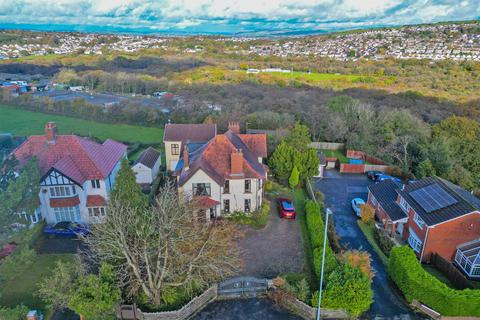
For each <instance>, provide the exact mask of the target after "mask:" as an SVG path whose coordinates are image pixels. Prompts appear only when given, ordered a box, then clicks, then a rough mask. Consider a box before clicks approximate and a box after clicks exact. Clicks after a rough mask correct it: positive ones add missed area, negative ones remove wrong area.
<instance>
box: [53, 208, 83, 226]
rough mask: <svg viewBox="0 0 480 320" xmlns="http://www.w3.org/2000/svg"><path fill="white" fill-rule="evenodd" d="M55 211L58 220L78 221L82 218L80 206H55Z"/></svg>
mask: <svg viewBox="0 0 480 320" xmlns="http://www.w3.org/2000/svg"><path fill="white" fill-rule="evenodd" d="M53 212H54V213H55V219H56V220H57V222H61V221H73V222H78V221H80V220H81V218H80V208H79V207H78V206H75V207H61V208H53Z"/></svg>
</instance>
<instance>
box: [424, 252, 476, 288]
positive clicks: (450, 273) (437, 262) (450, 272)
mask: <svg viewBox="0 0 480 320" xmlns="http://www.w3.org/2000/svg"><path fill="white" fill-rule="evenodd" d="M430 263H431V264H432V265H433V266H434V267H435V268H436V269H438V271H440V272H441V273H442V274H443V275H445V276H446V277H447V278H448V280H449V281H450V282H451V283H452V284H453V286H455V288H457V289H459V290H463V289H466V288H472V285H471V284H470V283H469V281H468V280H467V278H466V277H465V276H464V275H463V274H462V272H461V271H460V270H458V269H457V268H456V267H455V266H454V265H453V264H452V263H451V262H449V261H447V260H445V259H444V258H443V257H441V256H440V255H438V254H437V253H432V257H431V258H430Z"/></svg>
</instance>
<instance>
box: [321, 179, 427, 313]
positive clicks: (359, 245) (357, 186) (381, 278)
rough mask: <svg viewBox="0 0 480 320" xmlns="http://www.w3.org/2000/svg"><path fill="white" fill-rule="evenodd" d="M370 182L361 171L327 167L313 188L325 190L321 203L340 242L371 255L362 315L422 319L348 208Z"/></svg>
mask: <svg viewBox="0 0 480 320" xmlns="http://www.w3.org/2000/svg"><path fill="white" fill-rule="evenodd" d="M370 184H372V181H370V180H368V179H367V177H366V176H365V175H359V174H339V173H338V172H337V171H334V170H327V171H326V172H325V178H323V179H318V180H317V181H316V182H315V186H316V188H318V189H319V190H320V191H322V192H323V193H324V194H325V204H326V206H328V207H330V208H331V209H332V210H333V218H334V224H335V230H336V232H337V234H338V235H339V236H340V243H341V244H342V245H346V246H347V247H348V248H351V249H359V250H366V251H368V252H369V253H370V255H371V257H372V262H371V266H372V268H373V269H374V272H375V277H374V278H373V284H372V288H373V292H374V302H373V304H372V306H371V307H370V310H369V311H368V312H367V313H366V314H365V315H364V316H363V318H365V319H422V318H423V317H420V316H419V315H417V314H415V313H414V312H413V311H412V310H411V309H410V308H409V306H408V304H407V303H406V302H405V300H404V299H403V297H402V296H401V294H400V293H399V292H398V290H397V289H396V288H395V285H394V284H393V283H392V282H391V281H390V279H389V278H388V276H387V273H386V270H385V268H384V267H383V265H382V262H381V261H380V258H379V257H378V255H377V254H376V253H375V251H374V250H373V249H372V247H371V245H370V244H369V243H368V241H367V239H366V238H365V236H364V235H363V233H362V231H361V230H360V228H359V227H358V225H357V219H358V218H357V217H356V216H355V214H354V213H353V211H352V208H351V200H352V199H353V198H357V197H359V198H362V199H364V200H367V196H368V191H367V187H368V186H369V185H370Z"/></svg>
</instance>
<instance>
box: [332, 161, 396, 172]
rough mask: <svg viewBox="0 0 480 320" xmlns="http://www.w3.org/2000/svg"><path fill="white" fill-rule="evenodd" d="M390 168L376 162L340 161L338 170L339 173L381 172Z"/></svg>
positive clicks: (388, 170) (390, 168)
mask: <svg viewBox="0 0 480 320" xmlns="http://www.w3.org/2000/svg"><path fill="white" fill-rule="evenodd" d="M391 170H392V167H391V166H387V165H377V164H350V163H341V164H340V169H339V171H340V172H341V173H364V172H367V171H381V172H387V173H388V172H390V171H391Z"/></svg>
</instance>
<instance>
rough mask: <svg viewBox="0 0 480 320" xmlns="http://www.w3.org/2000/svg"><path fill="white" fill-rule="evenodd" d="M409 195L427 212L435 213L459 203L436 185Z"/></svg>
mask: <svg viewBox="0 0 480 320" xmlns="http://www.w3.org/2000/svg"><path fill="white" fill-rule="evenodd" d="M409 194H410V196H411V197H412V198H413V199H414V200H415V201H416V202H417V203H418V204H419V205H420V206H421V207H422V208H423V210H425V211H426V212H433V211H436V210H439V209H442V208H445V207H448V206H450V205H452V204H455V203H457V202H458V201H457V199H455V198H454V197H453V196H452V195H450V194H449V193H448V192H447V191H445V190H444V189H443V188H442V187H440V186H439V185H438V184H436V183H433V184H430V185H428V186H426V187H423V188H420V189H417V190H414V191H411V192H410V193H409Z"/></svg>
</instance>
